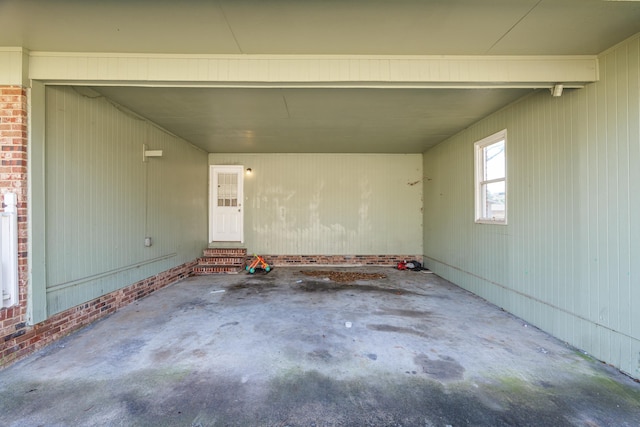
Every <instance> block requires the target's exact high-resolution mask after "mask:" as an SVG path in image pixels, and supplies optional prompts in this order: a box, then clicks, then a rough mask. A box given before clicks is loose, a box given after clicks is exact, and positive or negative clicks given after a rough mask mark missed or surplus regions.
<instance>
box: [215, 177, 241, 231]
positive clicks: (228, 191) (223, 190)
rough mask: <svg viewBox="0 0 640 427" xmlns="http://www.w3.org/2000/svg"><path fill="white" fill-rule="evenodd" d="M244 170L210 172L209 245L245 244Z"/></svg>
mask: <svg viewBox="0 0 640 427" xmlns="http://www.w3.org/2000/svg"><path fill="white" fill-rule="evenodd" d="M243 171H244V167H243V166H216V165H213V166H211V168H210V170H209V175H210V176H209V241H210V242H242V241H243V240H244V230H243V223H244V213H243V206H242V201H243V200H244V197H243V191H242V184H243Z"/></svg>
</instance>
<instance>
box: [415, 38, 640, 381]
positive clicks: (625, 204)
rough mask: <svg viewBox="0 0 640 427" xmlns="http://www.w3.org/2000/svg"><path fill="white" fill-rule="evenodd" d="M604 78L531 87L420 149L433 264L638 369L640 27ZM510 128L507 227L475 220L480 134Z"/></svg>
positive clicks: (610, 60) (612, 58)
mask: <svg viewBox="0 0 640 427" xmlns="http://www.w3.org/2000/svg"><path fill="white" fill-rule="evenodd" d="M600 71H601V81H600V82H598V83H594V84H590V85H587V87H585V88H584V89H581V90H566V91H565V93H564V94H563V96H562V97H560V98H553V97H551V95H550V94H549V92H548V91H546V90H543V91H539V92H538V93H535V94H533V95H531V96H529V97H527V98H525V99H524V100H521V101H520V102H518V103H516V104H514V105H512V106H510V107H508V108H505V109H503V110H501V111H499V112H497V113H495V114H493V115H491V116H490V117H487V118H486V119H484V120H482V121H481V122H479V123H477V124H476V125H474V126H472V127H471V128H469V129H468V130H466V131H464V132H462V133H461V134H459V135H456V136H455V137H453V138H451V139H449V140H448V141H446V142H445V143H443V144H440V145H439V146H437V147H434V148H433V149H431V150H429V151H428V152H426V153H425V156H424V174H425V176H427V177H428V178H429V180H427V181H426V182H425V233H424V241H425V243H424V246H425V257H426V260H427V262H428V264H429V265H430V266H431V267H432V268H433V269H434V271H436V272H437V273H439V274H441V275H443V276H444V277H446V278H449V279H451V280H452V281H454V282H455V283H458V284H460V285H461V286H463V287H465V288H467V289H469V290H471V291H473V292H476V293H478V294H480V295H482V296H483V297H485V298H487V299H489V300H490V301H492V302H494V303H496V304H498V305H500V306H502V307H505V308H506V309H508V310H509V311H512V312H514V313H515V314H517V315H519V316H522V317H523V318H525V319H527V321H529V322H532V323H534V324H536V325H538V326H540V327H541V328H543V329H545V330H547V331H549V332H551V333H553V334H554V335H556V336H558V337H560V338H562V339H564V340H567V341H568V342H570V343H572V344H574V345H576V346H578V347H580V348H582V349H585V350H586V351H588V352H590V353H592V354H594V355H595V356H596V357H598V358H600V359H602V360H606V361H607V362H609V363H612V364H614V365H615V366H618V367H620V368H621V369H623V370H624V371H626V372H628V373H630V374H632V375H634V376H636V377H638V376H640V366H639V363H640V362H639V359H640V311H639V310H637V309H635V310H634V305H635V304H636V303H637V302H638V301H640V262H639V261H640V184H639V183H640V37H635V38H633V39H631V40H628V41H627V42H625V43H623V44H621V45H620V46H617V47H615V48H614V49H611V50H610V51H608V52H606V53H604V54H603V55H601V57H600ZM504 128H506V129H507V130H508V145H507V159H508V202H507V203H508V216H509V217H508V221H509V224H508V225H507V226H498V225H478V224H474V222H473V173H472V170H473V143H474V141H476V140H479V139H481V138H483V137H485V136H487V135H490V134H491V133H494V132H496V131H498V130H501V129H504Z"/></svg>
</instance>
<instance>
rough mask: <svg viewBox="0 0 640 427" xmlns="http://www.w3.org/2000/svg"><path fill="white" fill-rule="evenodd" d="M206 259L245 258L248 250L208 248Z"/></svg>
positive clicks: (205, 252) (205, 251)
mask: <svg viewBox="0 0 640 427" xmlns="http://www.w3.org/2000/svg"><path fill="white" fill-rule="evenodd" d="M203 252H204V256H205V257H243V258H244V257H245V256H246V255H247V248H206V249H205V250H204V251H203Z"/></svg>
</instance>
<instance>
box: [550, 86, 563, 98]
mask: <svg viewBox="0 0 640 427" xmlns="http://www.w3.org/2000/svg"><path fill="white" fill-rule="evenodd" d="M563 90H564V86H563V85H562V84H560V83H556V84H555V85H553V87H552V88H551V95H552V96H555V97H558V96H562V91H563Z"/></svg>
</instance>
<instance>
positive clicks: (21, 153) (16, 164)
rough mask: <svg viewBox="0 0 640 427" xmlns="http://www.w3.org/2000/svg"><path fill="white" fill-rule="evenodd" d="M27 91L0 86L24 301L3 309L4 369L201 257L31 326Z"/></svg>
mask: <svg viewBox="0 0 640 427" xmlns="http://www.w3.org/2000/svg"><path fill="white" fill-rule="evenodd" d="M27 140H28V134H27V94H26V90H25V89H24V88H22V87H2V86H0V193H2V194H4V193H6V192H8V191H13V192H15V193H17V195H18V252H19V254H18V268H19V273H18V276H19V286H20V296H19V303H18V305H15V306H13V307H9V308H4V309H0V368H2V367H6V366H8V365H9V364H11V363H13V362H15V361H17V360H19V359H21V358H23V357H24V356H26V355H28V354H30V353H33V352H34V351H36V350H38V349H40V348H42V347H44V346H45V345H47V344H50V343H52V342H53V341H55V340H56V339H58V338H61V337H63V336H65V335H67V334H69V333H71V332H73V331H75V330H77V329H80V328H81V327H83V326H86V325H88V324H89V323H91V322H93V321H95V320H97V319H99V318H101V317H104V316H106V315H108V314H111V313H113V312H114V311H116V310H117V309H118V308H120V307H123V306H125V305H127V304H129V303H131V302H133V301H135V300H137V299H140V298H143V297H145V296H147V295H149V294H151V293H152V292H155V291H156V290H158V289H160V288H163V287H165V286H167V285H169V284H171V283H174V282H176V281H177V280H180V279H182V278H184V277H187V276H190V275H192V274H193V268H194V266H195V264H196V261H193V262H190V263H187V264H183V265H181V266H178V267H175V268H173V269H171V270H167V271H164V272H162V273H160V274H158V275H156V276H153V277H150V278H148V279H145V280H142V281H140V282H137V283H134V284H133V285H130V286H127V287H125V288H123V289H120V290H117V291H115V292H112V293H110V294H107V295H104V296H102V297H100V298H96V299H94V300H93V301H89V302H87V303H84V304H81V305H79V306H77V307H73V308H70V309H69V310H66V311H63V312H62V313H58V314H56V315H55V316H53V317H51V318H49V319H47V320H45V321H44V322H41V323H38V324H37V325H33V326H29V325H27V324H26V310H27V279H28V271H27Z"/></svg>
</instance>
